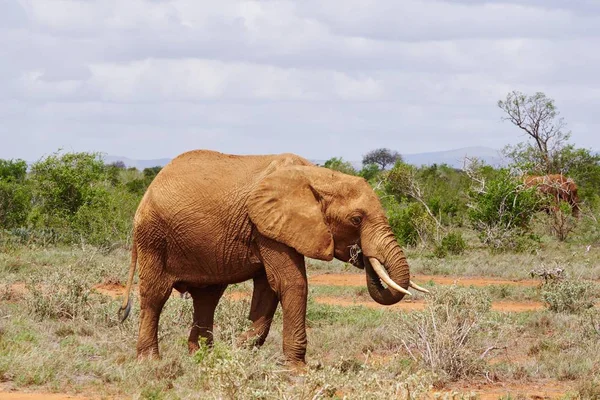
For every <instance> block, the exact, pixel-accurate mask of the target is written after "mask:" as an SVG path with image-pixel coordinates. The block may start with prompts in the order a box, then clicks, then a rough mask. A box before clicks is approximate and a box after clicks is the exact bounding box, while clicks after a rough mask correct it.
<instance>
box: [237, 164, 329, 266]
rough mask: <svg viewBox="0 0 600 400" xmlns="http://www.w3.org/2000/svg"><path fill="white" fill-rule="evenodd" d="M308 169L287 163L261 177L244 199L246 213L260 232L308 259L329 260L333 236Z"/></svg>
mask: <svg viewBox="0 0 600 400" xmlns="http://www.w3.org/2000/svg"><path fill="white" fill-rule="evenodd" d="M310 168H311V167H301V166H290V167H285V168H281V169H278V170H276V171H274V172H272V173H271V174H269V175H267V176H266V177H265V178H263V179H262V180H261V181H260V182H259V184H258V185H257V187H256V188H255V189H254V190H253V191H252V192H251V193H250V196H249V198H248V203H247V206H248V215H249V217H250V220H251V221H252V222H253V223H254V225H256V229H257V230H258V232H260V233H261V234H262V235H264V236H266V237H268V238H270V239H273V240H276V241H278V242H281V243H284V244H286V245H288V246H290V247H292V248H294V249H296V251H298V252H299V253H301V254H303V255H305V256H306V257H309V258H316V259H319V260H324V261H331V260H332V259H333V236H332V235H331V232H330V230H329V228H328V227H327V225H326V224H325V220H324V216H323V211H322V209H321V203H320V201H319V197H320V196H319V194H318V193H317V192H316V191H315V190H314V188H313V187H312V186H311V184H310V179H309V175H310Z"/></svg>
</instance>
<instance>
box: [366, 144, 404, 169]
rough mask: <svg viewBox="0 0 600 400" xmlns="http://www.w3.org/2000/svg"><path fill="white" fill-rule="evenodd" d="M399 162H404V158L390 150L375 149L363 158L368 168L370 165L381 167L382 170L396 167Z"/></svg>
mask: <svg viewBox="0 0 600 400" xmlns="http://www.w3.org/2000/svg"><path fill="white" fill-rule="evenodd" d="M397 161H402V156H401V155H400V153H398V152H397V151H392V150H390V149H385V148H381V149H375V150H371V151H370V152H368V153H367V154H365V155H364V156H363V159H362V164H363V166H367V165H369V164H376V165H378V166H380V167H381V169H382V170H384V169H385V167H387V166H388V165H394V164H395V163H396V162H397Z"/></svg>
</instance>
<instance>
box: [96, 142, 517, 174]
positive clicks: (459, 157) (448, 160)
mask: <svg viewBox="0 0 600 400" xmlns="http://www.w3.org/2000/svg"><path fill="white" fill-rule="evenodd" d="M402 157H403V158H404V161H405V162H407V163H408V164H412V165H417V166H421V165H432V164H447V165H449V166H452V167H454V168H461V167H462V166H463V160H464V158H465V157H474V158H478V159H479V160H481V161H483V162H485V163H486V164H488V165H492V166H494V167H498V166H503V165H506V164H507V163H506V160H505V159H504V158H503V157H502V154H501V153H500V151H498V150H495V149H492V148H489V147H464V148H460V149H455V150H447V151H435V152H429V153H417V154H402ZM104 161H105V162H106V163H113V162H117V161H122V162H123V163H124V164H125V165H126V166H127V167H135V168H137V169H144V168H149V167H155V166H161V167H162V166H164V165H166V164H167V163H168V162H169V161H171V159H170V158H159V159H153V160H133V159H131V158H127V157H120V156H111V155H107V156H104ZM310 161H311V162H313V163H315V164H319V165H323V164H324V163H325V161H326V160H310ZM349 161H350V163H351V164H352V165H353V166H354V168H356V169H360V168H362V163H361V161H356V160H349Z"/></svg>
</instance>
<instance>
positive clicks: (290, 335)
mask: <svg viewBox="0 0 600 400" xmlns="http://www.w3.org/2000/svg"><path fill="white" fill-rule="evenodd" d="M259 248H260V254H261V257H262V261H263V263H264V265H265V270H266V272H267V279H268V282H269V285H270V286H271V288H272V289H273V290H274V291H275V292H276V293H277V295H278V297H279V299H280V301H281V308H282V310H283V354H284V355H285V357H286V359H287V360H289V361H290V362H292V363H302V364H304V363H305V355H306V300H307V296H308V283H307V279H306V267H305V265H304V256H303V255H302V254H299V253H298V252H297V251H296V250H294V249H292V248H291V247H288V246H286V245H284V244H282V243H279V242H276V241H273V240H271V239H267V238H265V237H261V238H260V239H259Z"/></svg>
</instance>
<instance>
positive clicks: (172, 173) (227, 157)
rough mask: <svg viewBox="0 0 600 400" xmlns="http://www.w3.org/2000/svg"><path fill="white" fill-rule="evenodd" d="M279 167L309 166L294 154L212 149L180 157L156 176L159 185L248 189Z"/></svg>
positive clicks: (195, 151) (213, 188)
mask: <svg viewBox="0 0 600 400" xmlns="http://www.w3.org/2000/svg"><path fill="white" fill-rule="evenodd" d="M281 165H312V164H311V163H310V162H309V161H308V160H306V159H304V158H302V157H300V156H297V155H295V154H273V155H233V154H224V153H220V152H217V151H211V150H192V151H188V152H185V153H183V154H180V155H179V156H177V157H175V158H174V159H173V160H171V162H169V163H168V164H167V165H166V166H165V167H164V168H163V169H162V170H161V172H160V173H159V174H158V175H157V177H156V179H155V180H156V181H157V183H159V184H160V185H167V186H168V185H169V184H171V183H172V184H176V183H179V184H183V185H192V186H196V185H198V186H200V187H207V188H211V189H212V190H228V189H230V188H232V187H238V186H240V185H241V186H249V185H251V184H252V183H253V182H256V181H258V180H260V179H262V177H263V176H264V175H265V174H266V173H269V172H270V171H271V170H274V169H276V168H277V167H278V166H281Z"/></svg>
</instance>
